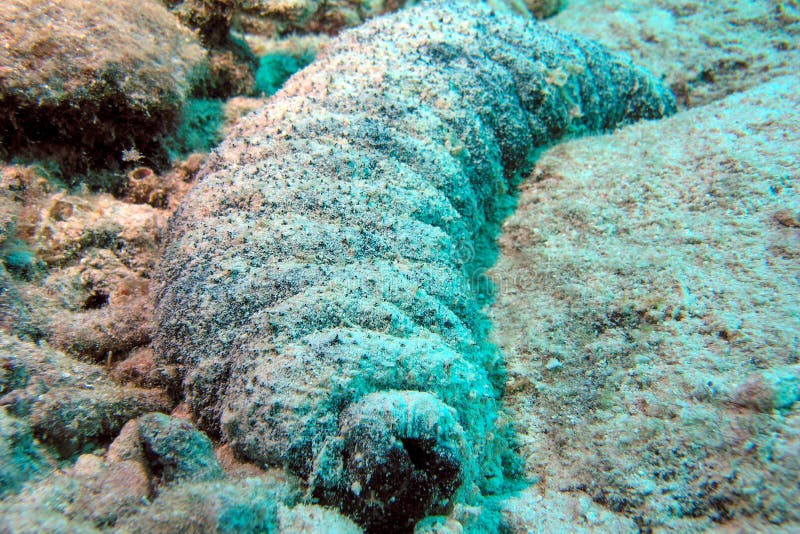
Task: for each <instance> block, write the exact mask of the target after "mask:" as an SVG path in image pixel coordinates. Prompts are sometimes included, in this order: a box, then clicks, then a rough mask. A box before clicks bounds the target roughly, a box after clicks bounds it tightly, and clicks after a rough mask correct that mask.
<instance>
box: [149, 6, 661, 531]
mask: <svg viewBox="0 0 800 534" xmlns="http://www.w3.org/2000/svg"><path fill="white" fill-rule="evenodd" d="M673 109H674V101H673V98H672V96H671V95H670V94H669V93H668V92H667V91H666V90H664V89H663V88H662V87H661V86H660V85H659V84H658V82H657V81H656V80H654V79H653V78H652V77H651V76H650V75H649V74H647V73H646V72H645V71H643V70H641V69H638V68H636V67H634V66H632V65H631V64H630V63H628V62H625V61H621V60H619V59H617V58H615V57H614V56H612V55H610V54H608V53H607V52H606V51H605V50H604V49H603V48H601V47H599V46H597V45H595V44H593V43H591V42H589V41H585V40H583V39H580V38H577V37H573V36H571V35H567V34H564V33H560V32H556V31H553V30H550V29H548V28H547V27H545V26H543V25H538V24H536V23H533V22H527V23H526V22H525V21H523V20H522V19H519V18H517V17H510V16H509V17H506V16H502V15H500V14H496V13H493V12H491V11H490V10H489V9H488V8H487V7H485V6H481V5H472V4H460V3H459V4H454V5H449V4H447V3H443V4H441V5H436V6H430V5H429V6H425V7H423V8H419V9H417V8H414V9H411V10H405V11H402V12H400V13H398V14H394V15H392V16H387V17H383V18H380V19H375V20H373V21H371V22H369V23H367V24H365V25H364V26H361V27H359V28H358V29H356V30H353V31H350V32H346V33H345V34H343V35H342V36H340V38H339V39H337V40H334V41H333V42H332V43H331V44H330V45H329V46H328V48H327V49H326V51H325V53H324V54H323V56H322V57H320V58H318V60H317V61H316V62H314V63H312V65H310V66H309V67H308V68H306V69H305V70H304V71H302V72H301V73H299V74H297V75H295V76H294V77H293V78H291V79H290V80H289V82H288V83H287V85H286V86H285V87H284V89H282V90H281V92H279V93H278V94H277V95H276V96H275V97H274V98H273V99H271V100H270V101H269V102H268V103H267V105H265V106H264V107H263V108H261V109H260V110H259V111H257V112H254V113H252V114H250V115H248V116H247V117H245V118H244V119H242V121H240V123H239V124H238V126H237V127H235V128H234V130H233V132H232V133H231V134H230V135H229V137H228V138H227V140H226V141H225V142H223V144H222V145H221V146H220V148H219V149H218V151H217V153H216V155H215V156H213V157H212V159H211V160H210V163H209V164H208V165H207V166H206V168H205V169H204V171H202V172H203V174H204V177H203V180H202V181H201V182H200V183H199V184H198V186H196V187H195V188H194V189H193V190H192V191H191V192H190V193H189V195H188V196H187V200H186V201H185V203H184V204H183V206H182V207H181V208H180V209H179V210H178V212H177V214H176V216H175V218H174V219H173V220H172V222H171V227H170V232H171V234H170V238H169V243H168V246H167V249H166V252H165V259H164V261H163V263H162V265H161V271H160V275H159V278H160V285H159V288H158V289H157V298H158V308H157V309H158V312H157V314H158V316H157V324H158V331H157V336H156V339H155V341H156V343H155V349H156V355H157V358H158V359H159V360H160V361H161V362H163V363H167V364H178V366H179V370H180V373H181V378H182V380H183V388H184V393H185V397H186V400H187V401H188V403H189V406H190V407H191V409H192V411H193V413H194V415H195V416H196V418H197V421H198V424H199V426H200V427H201V428H202V429H204V430H206V431H207V432H209V433H211V434H212V435H215V436H220V435H221V436H222V437H223V438H224V440H226V441H228V442H229V443H230V445H231V447H232V448H233V450H234V451H235V452H236V453H237V454H238V455H239V456H240V457H242V458H246V459H249V460H251V461H254V462H256V463H259V464H262V465H263V464H275V465H285V466H288V467H289V468H290V469H291V470H292V471H293V472H295V473H297V474H299V475H300V476H302V477H304V478H307V480H309V481H311V482H312V483H313V484H317V485H316V486H314V485H312V488H311V490H312V492H314V491H316V492H318V493H320V494H322V495H323V502H324V503H327V504H333V505H336V506H338V507H346V508H347V510H348V513H349V514H350V515H351V516H352V517H355V518H358V519H360V520H362V521H363V524H364V526H365V527H366V528H367V529H370V528H377V527H376V526H377V525H381V526H386V527H387V528H390V529H395V530H409V527H411V526H412V525H413V523H414V522H415V521H417V520H419V519H421V518H422V517H423V516H424V515H426V514H428V513H431V512H440V511H441V510H445V509H447V507H448V505H449V504H452V502H453V501H454V500H460V501H464V502H467V501H475V500H479V499H480V493H481V492H483V493H490V492H496V491H499V490H501V489H502V488H503V483H504V482H503V479H504V469H506V470H511V469H512V468H513V461H512V460H511V458H510V451H509V449H508V442H507V435H506V430H505V428H506V423H505V422H504V418H502V417H499V416H498V413H497V404H498V401H497V398H498V397H499V395H500V392H501V389H502V384H503V382H504V378H503V369H502V362H501V359H500V355H499V353H498V352H497V350H496V349H495V348H494V347H493V346H491V345H490V344H488V343H487V342H486V332H487V328H488V322H487V320H486V318H485V316H484V315H483V313H482V312H481V306H482V305H483V302H482V300H481V297H480V295H479V294H478V290H477V289H475V288H474V287H473V286H472V282H475V281H476V279H475V277H473V276H472V275H473V273H474V272H475V269H479V268H480V266H481V265H483V264H485V263H487V262H488V261H490V260H491V256H492V254H493V252H492V246H491V245H490V243H491V238H492V232H493V228H494V224H495V221H496V220H497V218H498V217H499V216H500V215H501V214H502V213H504V212H505V211H507V209H508V207H509V206H510V204H511V203H512V202H511V197H512V190H513V186H514V185H515V184H516V183H517V181H518V180H519V179H520V177H521V176H522V175H524V173H525V172H526V171H527V169H528V167H529V161H530V159H531V157H532V156H533V154H534V153H535V151H536V149H537V148H538V147H542V146H543V145H546V144H549V143H552V142H553V141H554V140H556V139H558V138H560V137H563V136H567V135H579V134H581V133H584V132H590V131H597V130H603V129H608V128H614V127H616V126H618V125H620V124H622V123H625V122H630V121H633V120H636V119H640V118H655V117H661V116H663V115H664V114H667V113H670V112H671V111H672V110H673ZM470 251H478V253H477V255H476V256H475V257H470ZM403 391H415V392H418V393H414V394H412V393H403ZM423 392H424V393H423ZM404 396H405V397H406V398H407V400H406V401H403V402H406V403H407V404H399V403H400V400H399V399H401V398H404ZM366 398H369V399H370V401H372V402H373V403H374V404H375V405H377V406H383V407H385V408H386V410H387V411H388V413H377V412H376V411H375V409H374V408H371V407H370V406H367V405H366V404H365V403H364V402H365V401H364V399H366ZM401 405H402V406H406V407H407V408H408V409H409V412H408V413H403V414H399V413H396V412H394V410H399V408H400V406H401ZM423 416H424V419H423ZM393 422H394V423H395V424H396V425H397V426H394V427H392V424H393ZM348 425H353V428H359V429H361V428H363V429H364V430H365V434H364V435H363V436H359V435H358V432H352V431H351V430H350V429H349V426H348ZM459 427H460V428H459ZM461 436H463V444H462V439H461ZM403 440H406V443H405V444H404V445H403V446H401V445H398V444H397V441H399V442H400V443H401V444H402V443H403ZM355 451H362V452H363V456H362V458H363V461H365V462H367V463H373V462H374V461H375V460H374V458H376V457H377V456H378V454H379V452H378V451H387V452H390V453H391V454H393V455H396V459H395V460H393V461H392V466H396V467H397V468H398V469H400V470H401V471H402V472H405V473H410V474H411V475H413V478H414V479H415V480H420V481H422V482H423V483H424V484H426V485H428V486H426V487H425V488H419V491H420V494H421V495H423V496H424V498H425V499H427V500H428V502H426V501H422V502H414V498H413V496H412V495H410V492H409V494H404V495H408V497H407V498H406V497H404V498H405V499H406V500H405V502H401V503H394V502H392V498H391V497H389V498H388V500H380V499H386V498H387V497H388V496H389V495H390V494H391V491H392V490H394V491H396V492H398V493H402V491H401V488H402V485H403V484H404V481H403V480H402V477H396V476H394V474H395V473H393V472H391V471H389V472H386V473H384V474H385V480H378V479H375V480H370V478H369V475H368V474H366V473H364V472H362V471H360V469H361V464H360V459H359V457H358V455H357V454H356V453H355ZM379 471H380V470H376V472H379ZM440 474H441V475H443V476H444V479H443V480H441V481H440V482H434V478H435V477H436V476H438V475H440ZM331 480H334V481H336V480H338V481H343V482H345V483H350V487H349V488H340V487H339V486H337V484H336V483H334V484H333V486H334V487H336V488H337V489H336V491H332V492H328V491H327V490H328V486H327V484H328V481H331ZM458 482H461V484H460V485H459V484H458ZM356 483H357V484H356ZM437 484H438V486H437ZM359 485H360V486H361V488H362V490H364V491H361V492H360V494H359V489H358V486H359ZM368 488H372V489H375V490H376V491H378V492H379V494H380V498H379V500H380V503H379V504H382V505H385V506H389V505H390V504H391V507H392V509H404V510H407V511H409V513H411V514H412V515H411V516H409V517H406V518H404V521H403V522H402V523H401V524H394V525H384V524H383V523H382V521H383V518H382V517H381V516H380V514H378V513H376V512H375V509H376V508H377V507H378V506H377V505H378V503H373V502H372V501H371V499H372V498H373V495H374V493H373V492H370V491H366V489H368ZM433 500H436V501H437V502H432V501H433ZM395 507H396V508H395ZM392 513H394V512H392Z"/></svg>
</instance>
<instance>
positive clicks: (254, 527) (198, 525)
mask: <svg viewBox="0 0 800 534" xmlns="http://www.w3.org/2000/svg"><path fill="white" fill-rule="evenodd" d="M286 494H287V493H286V489H285V488H284V487H282V486H281V485H280V484H275V483H274V482H273V481H272V480H270V479H268V478H248V479H245V480H241V481H236V482H228V481H209V482H193V483H181V484H175V485H173V486H170V487H168V488H167V489H165V490H164V491H163V492H162V493H161V494H160V495H159V496H158V498H157V499H156V500H155V501H153V503H152V504H151V505H150V506H148V507H143V508H142V509H140V511H139V513H138V514H137V515H133V516H131V517H129V518H127V519H126V521H125V522H124V523H123V524H121V525H119V526H118V529H119V530H118V531H119V532H124V533H129V532H153V533H159V534H167V533H173V532H174V533H179V532H197V533H200V532H217V533H253V534H255V533H259V532H278V519H277V507H278V504H279V503H280V502H282V500H283V499H284V498H285V497H286Z"/></svg>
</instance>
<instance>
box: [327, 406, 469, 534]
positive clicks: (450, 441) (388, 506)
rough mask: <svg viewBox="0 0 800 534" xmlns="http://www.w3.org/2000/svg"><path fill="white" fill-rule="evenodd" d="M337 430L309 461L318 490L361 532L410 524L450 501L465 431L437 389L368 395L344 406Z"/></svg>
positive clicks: (458, 479)
mask: <svg viewBox="0 0 800 534" xmlns="http://www.w3.org/2000/svg"><path fill="white" fill-rule="evenodd" d="M339 431H340V433H339V436H337V437H336V438H334V439H333V440H328V443H327V444H326V445H327V446H326V447H325V449H324V451H323V453H322V454H321V458H318V461H317V462H316V466H315V467H316V472H315V475H314V476H313V477H312V480H313V481H314V482H315V483H316V487H315V488H314V491H315V496H317V498H319V499H320V500H322V501H323V502H326V503H329V504H334V505H337V506H339V507H340V508H341V509H342V511H344V512H345V513H346V514H348V515H350V516H351V517H352V518H353V519H355V520H356V521H357V522H359V523H360V524H361V525H362V526H363V527H364V528H365V529H366V530H367V531H368V532H410V531H412V530H413V528H414V524H415V523H416V522H417V521H418V520H420V519H422V518H423V517H425V516H427V515H434V514H444V513H447V512H448V511H449V510H450V509H451V508H452V504H453V502H452V501H453V496H454V494H455V493H456V491H457V490H458V488H459V487H460V486H461V485H462V484H463V483H464V482H465V478H466V477H467V476H468V475H467V471H468V469H467V466H466V465H465V458H466V456H465V454H464V452H465V451H464V435H463V430H462V429H461V426H460V425H459V424H458V423H457V422H456V420H455V417H454V410H453V409H452V408H450V407H448V406H447V405H446V404H444V403H443V402H441V401H440V400H438V399H437V398H436V397H434V396H433V395H431V394H430V393H424V392H418V391H384V392H379V393H373V394H370V395H367V396H366V397H364V398H363V399H361V400H360V401H359V402H357V403H355V404H353V405H351V406H350V407H349V408H348V409H347V410H345V412H344V413H343V415H342V419H341V422H340V425H339ZM323 471H324V472H323Z"/></svg>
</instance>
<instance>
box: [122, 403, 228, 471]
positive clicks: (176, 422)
mask: <svg viewBox="0 0 800 534" xmlns="http://www.w3.org/2000/svg"><path fill="white" fill-rule="evenodd" d="M138 424H139V438H140V439H141V442H142V446H143V448H144V454H145V456H146V457H147V458H148V461H149V463H150V467H151V469H152V470H153V471H154V472H156V473H157V474H158V475H159V477H160V478H161V479H162V480H163V481H164V482H172V481H181V480H194V481H203V480H213V479H215V478H220V477H222V468H221V467H220V465H219V462H218V461H217V458H216V457H215V456H214V447H213V446H212V445H211V441H210V440H209V439H208V437H207V436H205V435H204V434H202V433H200V432H198V431H197V429H195V428H194V426H193V425H192V424H191V423H189V422H187V421H183V420H181V419H176V418H174V417H169V416H168V415H165V414H163V413H151V414H147V415H144V416H142V417H140V418H139V420H138Z"/></svg>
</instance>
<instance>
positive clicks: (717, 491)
mask: <svg viewBox="0 0 800 534" xmlns="http://www.w3.org/2000/svg"><path fill="white" fill-rule="evenodd" d="M798 88H800V78H798V77H797V76H792V77H785V78H779V79H776V80H774V81H772V82H770V83H768V84H765V85H760V86H758V87H755V88H753V89H751V90H749V91H747V92H744V93H739V94H736V95H732V96H729V97H727V98H725V99H724V100H721V101H719V102H716V103H713V104H709V105H708V106H705V107H700V108H696V109H693V110H688V111H685V112H682V113H679V114H678V115H676V116H674V117H672V118H669V119H666V120H663V121H659V122H654V123H642V124H637V125H633V126H629V127H626V128H623V129H622V130H620V131H618V132H616V133H614V134H613V135H608V136H602V137H593V138H587V139H581V140H576V141H571V142H568V143H565V144H562V145H559V146H557V147H554V148H552V149H550V150H548V151H547V152H545V153H544V154H543V155H542V157H541V159H540V160H539V162H538V163H537V166H536V168H535V170H534V172H533V173H532V175H531V178H530V179H529V180H528V181H527V182H525V183H524V184H523V186H522V193H521V195H520V198H519V204H518V209H517V212H516V213H515V214H514V215H513V216H511V217H510V218H509V219H508V220H507V221H506V222H505V223H504V225H503V229H504V233H503V235H502V236H501V237H500V240H499V242H500V247H501V256H500V258H499V260H498V262H497V264H496V266H495V267H493V268H492V271H491V277H492V279H493V280H494V282H495V284H496V287H497V288H498V293H497V297H496V300H495V303H494V304H493V307H492V315H493V317H494V320H495V321H494V325H495V330H494V332H495V337H494V339H495V340H496V341H497V342H498V343H499V345H500V346H501V347H502V349H503V352H504V354H505V355H506V361H507V369H508V373H509V379H510V380H509V382H510V383H511V384H512V387H509V388H508V390H507V394H506V397H505V402H506V405H507V406H508V407H509V408H510V409H511V412H512V414H513V418H514V420H515V428H516V429H517V432H518V437H519V443H520V444H521V445H522V446H521V448H520V454H521V455H522V456H523V458H524V459H525V460H526V465H527V470H526V472H527V473H528V476H529V477H539V478H541V479H542V482H541V483H540V484H539V491H540V492H541V493H543V494H545V495H546V494H549V493H554V492H561V491H569V492H570V493H577V494H581V495H586V496H588V497H590V498H591V499H592V500H593V501H594V503H596V504H600V505H603V506H604V507H605V508H606V509H608V510H610V511H614V512H619V513H621V514H624V515H625V516H627V518H629V519H636V521H637V524H638V525H640V528H643V527H641V525H644V526H646V527H647V528H651V529H653V530H654V531H658V530H664V531H675V532H688V531H704V530H708V529H715V528H720V527H719V524H720V523H724V524H725V525H726V528H731V529H732V530H736V529H741V530H743V531H748V532H758V531H770V530H773V529H785V531H787V532H788V531H792V530H796V529H797V528H798V525H800V513H798V509H797V507H796V506H794V505H793V504H790V503H794V502H797V501H798V499H799V498H800V494H798V486H797V480H800V462H798V461H797V459H796V458H793V456H792V455H793V454H796V451H798V450H800V426H799V425H800V417H798V411H797V400H798V391H799V389H798V384H800V382H798V374H797V373H798V366H797V341H796V339H797V332H799V331H800V322H799V321H800V320H799V319H798V315H797V310H798V309H800V286H798V274H800V271H799V270H798V265H800V264H798V258H800V240H798V237H800V235H798V229H797V228H792V227H786V226H784V225H781V224H779V223H777V222H776V221H775V220H774V213H775V212H776V211H778V210H779V209H789V210H792V211H796V210H797V208H798V206H800V189H798V184H797V183H796V181H792V180H791V179H790V178H789V177H791V176H795V175H796V174H797V169H796V154H797V153H798V150H800V135H798V129H797V124H798V123H800V112H798V110H800V89H798ZM551 358H557V359H558V360H559V361H561V362H563V367H561V368H560V369H559V370H558V372H555V373H554V372H549V371H547V369H546V366H547V362H548V361H549V360H550V359H551ZM511 379H513V381H512V380H511ZM792 451H795V452H792ZM542 513H543V514H544V513H545V512H542ZM564 513H567V512H564ZM532 515H534V516H535V515H537V514H533V513H532ZM545 515H546V514H545ZM566 517H567V518H568V519H569V515H566ZM544 530H549V529H547V528H545V529H544ZM520 531H523V532H524V531H526V530H525V528H522V529H521V530H520Z"/></svg>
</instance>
